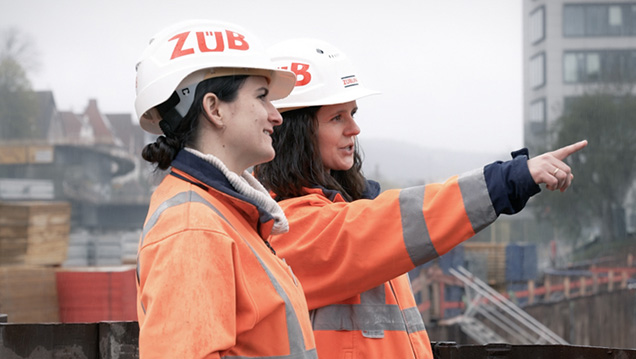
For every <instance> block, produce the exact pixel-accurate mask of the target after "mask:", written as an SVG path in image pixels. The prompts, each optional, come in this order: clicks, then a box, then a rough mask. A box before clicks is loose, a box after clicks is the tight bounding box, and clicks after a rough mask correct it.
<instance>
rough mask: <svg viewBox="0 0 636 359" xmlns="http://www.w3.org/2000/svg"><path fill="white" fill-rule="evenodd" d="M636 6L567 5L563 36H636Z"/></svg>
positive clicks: (564, 14) (564, 12) (564, 9)
mask: <svg viewBox="0 0 636 359" xmlns="http://www.w3.org/2000/svg"><path fill="white" fill-rule="evenodd" d="M634 35H636V5H633V4H566V5H564V7H563V36H564V37H577V36H634Z"/></svg>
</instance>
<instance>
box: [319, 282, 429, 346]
mask: <svg viewBox="0 0 636 359" xmlns="http://www.w3.org/2000/svg"><path fill="white" fill-rule="evenodd" d="M385 301H386V298H385V292H384V284H382V285H380V286H378V287H376V288H373V289H371V290H369V291H366V292H364V293H361V294H360V304H332V305H328V306H325V307H322V308H318V309H314V310H312V311H311V312H310V314H311V322H312V327H313V328H314V330H349V331H353V330H360V331H362V332H365V331H366V332H367V333H366V335H365V336H367V337H372V338H373V337H377V338H381V337H382V336H381V335H380V332H383V331H385V330H394V331H405V332H408V333H409V334H410V333H415V332H418V331H423V330H426V329H425V328H424V322H423V321H422V316H421V315H420V313H419V311H418V310H417V308H416V307H413V308H408V309H405V310H403V311H402V310H400V308H399V307H398V306H397V305H396V304H386V303H385ZM376 335H377V336H376Z"/></svg>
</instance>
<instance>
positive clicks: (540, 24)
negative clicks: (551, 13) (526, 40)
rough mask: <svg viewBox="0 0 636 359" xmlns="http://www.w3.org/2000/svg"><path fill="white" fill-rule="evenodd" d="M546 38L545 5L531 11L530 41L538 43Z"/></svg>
mask: <svg viewBox="0 0 636 359" xmlns="http://www.w3.org/2000/svg"><path fill="white" fill-rule="evenodd" d="M544 39H545V6H541V7H539V8H537V9H535V10H534V11H533V12H532V13H530V43H531V44H536V43H538V42H540V41H543V40H544Z"/></svg>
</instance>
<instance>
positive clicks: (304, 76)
mask: <svg viewBox="0 0 636 359" xmlns="http://www.w3.org/2000/svg"><path fill="white" fill-rule="evenodd" d="M279 68H280V69H281V70H289V71H291V72H293V73H294V74H295V75H296V84H295V85H294V86H295V87H298V86H305V85H307V84H308V83H310V82H311V73H310V72H309V71H307V70H309V64H303V63H300V62H292V63H291V66H281V67H279Z"/></svg>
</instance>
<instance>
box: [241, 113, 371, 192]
mask: <svg viewBox="0 0 636 359" xmlns="http://www.w3.org/2000/svg"><path fill="white" fill-rule="evenodd" d="M319 109H320V106H314V107H305V108H302V109H298V110H293V111H287V112H283V114H282V115H283V124H282V125H280V126H277V127H275V128H274V133H273V135H272V142H273V146H274V150H275V151H276V156H275V157H274V160H272V161H270V162H267V163H263V164H260V165H257V166H255V167H254V172H255V174H256V177H257V178H258V179H259V181H261V183H263V185H264V186H265V187H266V188H267V189H269V190H270V191H272V192H274V193H275V194H276V200H277V201H281V200H283V199H287V198H293V197H298V196H302V195H304V194H306V193H305V191H304V190H303V188H304V187H317V186H319V187H324V188H326V189H331V190H336V191H338V192H340V193H341V194H342V196H343V197H344V198H345V199H346V200H348V201H352V200H356V199H360V198H362V192H363V191H364V188H365V185H366V181H365V178H364V176H363V175H362V159H361V156H360V154H359V152H358V146H357V143H356V146H355V153H354V161H353V166H352V167H351V168H350V169H349V170H347V171H335V170H332V171H331V173H329V171H327V170H325V166H324V165H323V163H322V158H321V156H320V150H319V146H318V118H317V117H316V114H317V112H318V110H319Z"/></svg>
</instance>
